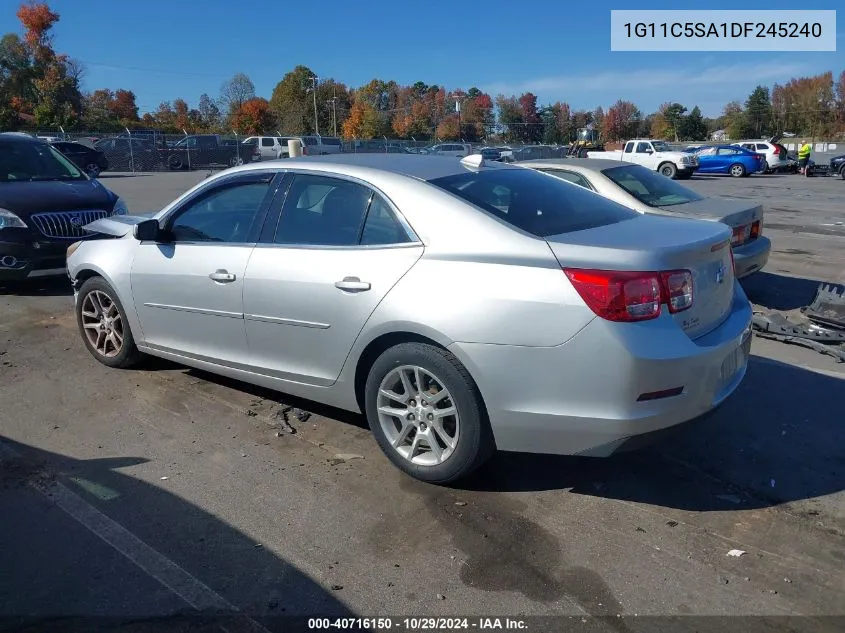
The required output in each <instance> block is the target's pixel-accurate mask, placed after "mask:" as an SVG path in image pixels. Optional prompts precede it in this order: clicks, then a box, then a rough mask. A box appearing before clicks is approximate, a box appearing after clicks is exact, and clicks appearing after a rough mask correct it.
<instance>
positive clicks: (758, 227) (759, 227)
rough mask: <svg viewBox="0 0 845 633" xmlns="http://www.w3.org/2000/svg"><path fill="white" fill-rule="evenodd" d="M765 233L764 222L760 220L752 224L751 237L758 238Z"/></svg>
mask: <svg viewBox="0 0 845 633" xmlns="http://www.w3.org/2000/svg"><path fill="white" fill-rule="evenodd" d="M761 233H763V223H762V221H760V220H757V221H756V222H754V223H752V224H751V239H752V240H753V239H757V238H758V237H760V234H761Z"/></svg>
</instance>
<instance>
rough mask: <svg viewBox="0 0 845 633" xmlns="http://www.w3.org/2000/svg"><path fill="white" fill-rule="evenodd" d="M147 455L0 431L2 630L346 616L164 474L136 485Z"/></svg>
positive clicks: (279, 622)
mask: <svg viewBox="0 0 845 633" xmlns="http://www.w3.org/2000/svg"><path fill="white" fill-rule="evenodd" d="M148 461H149V460H147V459H145V458H140V457H107V458H94V459H75V458H72V457H69V456H66V455H61V454H58V453H53V452H48V451H44V450H41V449H38V448H35V447H33V446H28V445H24V444H20V443H17V442H14V441H11V440H9V439H6V438H4V437H2V436H0V505H2V506H3V508H4V512H3V519H2V521H0V543H2V544H3V546H2V547H0V569H3V570H4V572H5V580H6V582H3V583H0V630H15V631H41V630H56V631H58V630H62V631H93V630H109V631H111V630H121V631H122V630H126V631H129V630H131V631H137V632H146V631H150V632H153V631H155V632H158V631H164V632H168V631H206V630H207V631H211V630H215V631H219V630H260V629H258V628H257V627H256V626H255V624H256V623H259V624H260V625H262V626H264V627H265V628H266V629H268V630H270V631H305V630H307V626H306V624H307V618H308V617H309V616H310V617H315V616H319V617H330V616H339V617H354V615H355V614H354V613H352V612H351V611H350V610H349V609H348V608H347V607H346V606H345V605H344V604H342V603H341V602H340V601H339V600H338V599H337V598H336V597H335V595H333V593H332V592H329V591H327V590H325V589H324V588H323V587H322V586H321V585H320V584H318V583H317V582H315V581H314V580H312V579H311V578H310V577H308V576H307V575H306V574H305V573H303V572H302V571H300V570H299V569H298V568H297V567H295V566H294V565H292V564H291V563H289V562H287V561H285V560H284V559H283V558H281V557H279V556H277V555H276V554H275V553H273V552H272V551H270V550H269V549H268V548H266V547H263V546H262V544H261V543H257V542H256V541H255V540H254V539H252V538H250V537H249V536H247V535H246V534H244V533H242V532H240V531H239V530H237V529H235V528H234V527H232V526H231V525H229V524H228V523H226V522H225V521H223V520H221V519H219V518H218V517H216V516H214V515H213V514H210V513H208V512H206V511H205V510H203V509H202V508H200V507H198V506H196V505H194V504H192V503H190V502H188V501H186V500H185V499H184V498H182V497H180V496H179V495H177V494H176V493H171V492H169V491H167V490H166V488H167V487H168V482H167V481H162V482H161V485H153V484H150V483H147V482H146V481H143V480H142V479H141V477H143V476H144V475H145V474H146V475H147V476H149V471H146V470H145V469H144V464H146V463H147V462H148ZM132 467H139V471H138V474H136V473H135V472H132V471H131V470H129V471H128V472H123V469H130V468H132ZM175 478H176V477H173V476H171V479H175ZM155 479H158V477H155ZM162 479H165V478H164V477H162ZM214 485H215V484H214V483H213V482H209V486H210V487H213V486H214ZM62 510H64V511H62ZM72 517H75V519H74V518H72ZM97 537H99V538H97ZM149 548H152V549H149ZM141 570H144V571H145V572H146V573H143V572H142V571H141ZM180 596H182V597H180Z"/></svg>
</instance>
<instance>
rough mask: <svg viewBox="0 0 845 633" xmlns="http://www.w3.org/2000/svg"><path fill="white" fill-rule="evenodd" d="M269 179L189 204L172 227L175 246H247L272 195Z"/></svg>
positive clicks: (213, 192)
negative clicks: (193, 243) (269, 196)
mask: <svg viewBox="0 0 845 633" xmlns="http://www.w3.org/2000/svg"><path fill="white" fill-rule="evenodd" d="M271 180H272V178H270V177H269V176H268V177H267V178H264V179H262V182H255V181H254V180H252V181H247V182H241V183H229V184H225V185H221V186H219V187H218V188H215V189H213V190H211V191H209V192H207V193H206V194H204V195H201V196H200V198H198V199H196V200H194V201H190V202H188V203H187V206H186V207H185V208H184V209H181V210H179V211H178V212H177V215H176V217H175V219H174V220H173V221H172V223H171V225H170V234H171V238H172V239H173V240H174V241H176V242H230V243H239V242H246V241H247V240H249V237H250V235H251V233H252V229H253V227H254V226H255V224H256V223H257V222H258V221H259V219H260V218H261V216H262V211H263V208H264V203H265V199H266V198H267V197H268V194H269V192H270V182H271Z"/></svg>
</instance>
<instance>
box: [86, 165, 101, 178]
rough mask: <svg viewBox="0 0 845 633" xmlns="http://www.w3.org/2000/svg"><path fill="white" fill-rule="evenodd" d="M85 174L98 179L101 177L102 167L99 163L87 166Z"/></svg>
mask: <svg viewBox="0 0 845 633" xmlns="http://www.w3.org/2000/svg"><path fill="white" fill-rule="evenodd" d="M85 173H86V174H88V175H89V176H90V177H91V178H96V177H97V176H99V175H100V166H99V165H98V164H97V163H88V164H87V165H85Z"/></svg>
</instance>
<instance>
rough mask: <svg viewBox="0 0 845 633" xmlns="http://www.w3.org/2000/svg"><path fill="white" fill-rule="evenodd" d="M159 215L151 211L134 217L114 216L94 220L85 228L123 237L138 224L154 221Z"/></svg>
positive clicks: (92, 231) (94, 231)
mask: <svg viewBox="0 0 845 633" xmlns="http://www.w3.org/2000/svg"><path fill="white" fill-rule="evenodd" d="M157 213H158V211H149V212H147V213H134V214H132V215H113V216H110V217H108V218H102V219H100V220H94V221H93V222H91V223H90V224H86V225H85V227H84V228H85V230H86V231H89V232H91V233H100V234H101V235H111V236H112V237H123V236H124V235H128V234H129V233H131V232H132V227H134V226H135V225H136V224H138V223H140V222H143V221H144V220H150V219H152V218H153V217H155V215H156V214H157Z"/></svg>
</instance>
